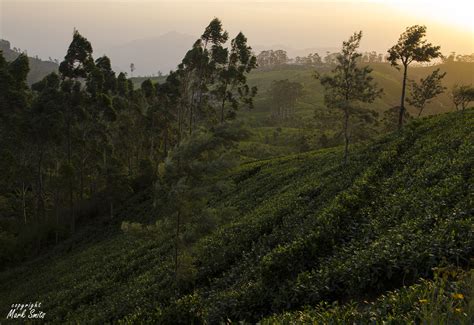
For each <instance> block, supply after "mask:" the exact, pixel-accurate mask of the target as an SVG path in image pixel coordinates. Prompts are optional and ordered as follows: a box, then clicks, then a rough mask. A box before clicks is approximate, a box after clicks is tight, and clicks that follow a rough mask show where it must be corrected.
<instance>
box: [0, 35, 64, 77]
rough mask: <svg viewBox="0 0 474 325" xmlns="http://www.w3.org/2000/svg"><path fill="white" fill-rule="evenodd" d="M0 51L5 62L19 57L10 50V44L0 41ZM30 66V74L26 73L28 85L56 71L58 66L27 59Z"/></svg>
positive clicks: (30, 58) (53, 63)
mask: <svg viewBox="0 0 474 325" xmlns="http://www.w3.org/2000/svg"><path fill="white" fill-rule="evenodd" d="M0 51H2V54H3V56H4V57H5V59H6V60H7V61H13V60H15V59H16V58H17V56H18V55H19V54H18V53H17V52H15V51H13V50H12V49H11V45H10V42H8V41H6V40H2V39H0ZM28 60H29V64H30V72H29V73H28V78H27V81H28V84H29V85H31V84H34V83H35V82H37V81H40V80H41V79H43V78H44V77H45V76H46V75H48V74H50V73H51V72H54V71H57V70H58V68H59V66H58V65H57V64H56V63H55V62H51V61H43V60H41V59H39V58H32V57H28Z"/></svg>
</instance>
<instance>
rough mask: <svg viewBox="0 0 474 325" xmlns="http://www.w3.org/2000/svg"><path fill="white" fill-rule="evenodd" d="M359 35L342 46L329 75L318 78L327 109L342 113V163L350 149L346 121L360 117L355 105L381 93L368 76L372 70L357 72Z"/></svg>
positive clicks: (368, 101) (368, 100)
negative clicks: (337, 110)
mask: <svg viewBox="0 0 474 325" xmlns="http://www.w3.org/2000/svg"><path fill="white" fill-rule="evenodd" d="M361 38H362V32H359V33H354V35H352V36H351V37H350V38H349V40H348V41H346V42H343V43H342V51H341V54H339V55H338V56H337V65H336V67H335V68H334V69H333V70H332V75H330V76H329V75H325V76H322V77H321V76H320V75H319V74H318V73H317V74H316V75H315V77H316V78H317V79H320V81H321V84H322V85H323V87H324V90H325V95H324V102H325V104H326V106H328V107H329V108H338V109H341V110H342V111H343V112H344V122H343V132H344V141H345V150H344V163H346V162H347V157H348V147H349V138H350V135H349V117H350V115H351V114H354V113H359V114H361V113H362V114H363V111H362V112H361V110H360V109H357V107H355V106H354V103H356V102H360V103H370V102H373V101H374V100H375V98H377V97H378V96H380V94H381V93H382V90H381V89H378V87H377V84H375V83H374V81H373V77H372V76H371V72H372V69H370V68H369V67H368V66H365V67H364V68H359V67H358V66H357V59H358V58H359V57H360V56H361V54H360V53H358V52H357V51H356V50H357V49H358V48H359V44H360V40H361Z"/></svg>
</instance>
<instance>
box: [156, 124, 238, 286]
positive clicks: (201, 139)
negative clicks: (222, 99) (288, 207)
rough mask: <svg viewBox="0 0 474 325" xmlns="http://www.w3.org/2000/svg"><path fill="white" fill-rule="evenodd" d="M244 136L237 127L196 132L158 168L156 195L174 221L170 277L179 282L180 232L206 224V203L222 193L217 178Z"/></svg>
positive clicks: (225, 183) (234, 159) (231, 161)
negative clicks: (194, 224) (191, 226)
mask: <svg viewBox="0 0 474 325" xmlns="http://www.w3.org/2000/svg"><path fill="white" fill-rule="evenodd" d="M246 136H247V133H246V132H245V131H244V130H243V129H241V128H240V126H239V125H237V124H230V123H222V124H219V125H217V126H215V127H213V128H211V129H204V128H200V129H199V130H197V131H196V132H195V133H194V134H193V136H192V137H188V138H186V139H184V140H183V142H182V143H181V144H180V145H179V146H177V147H175V148H174V149H173V150H171V151H170V153H169V155H168V157H167V158H166V160H165V161H164V162H163V163H162V164H161V165H160V168H159V180H158V181H157V184H156V187H157V188H156V192H157V193H159V194H160V195H159V196H158V197H157V199H158V200H162V201H163V202H162V205H163V206H164V207H165V209H164V212H165V213H166V214H168V215H169V217H170V218H171V219H174V221H175V227H174V233H175V235H174V240H175V243H174V273H175V279H176V281H178V280H179V269H180V255H181V247H182V242H183V238H182V232H183V227H185V226H186V224H188V225H189V224H192V223H197V225H198V227H203V226H204V225H205V224H207V223H208V221H206V220H205V218H206V216H207V215H209V211H207V210H208V202H209V200H210V199H211V198H212V196H213V195H217V194H218V193H222V191H223V190H224V189H225V188H227V187H228V186H229V182H231V181H230V180H228V179H227V180H225V179H224V180H223V179H222V178H219V176H222V174H223V173H224V172H226V171H227V170H229V169H230V168H231V167H232V166H235V164H236V162H237V157H236V155H234V154H233V153H232V152H231V150H230V149H232V148H235V143H236V141H239V140H242V139H243V138H245V137H246Z"/></svg>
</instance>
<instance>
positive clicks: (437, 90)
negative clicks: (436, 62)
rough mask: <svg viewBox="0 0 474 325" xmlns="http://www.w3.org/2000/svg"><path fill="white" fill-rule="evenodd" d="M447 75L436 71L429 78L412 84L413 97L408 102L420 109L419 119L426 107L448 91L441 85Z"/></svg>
mask: <svg viewBox="0 0 474 325" xmlns="http://www.w3.org/2000/svg"><path fill="white" fill-rule="evenodd" d="M445 75H446V72H444V73H440V72H439V69H436V70H434V71H433V72H432V73H431V74H430V75H429V76H428V77H426V78H422V79H420V81H419V83H417V82H412V84H411V96H410V97H408V98H407V101H408V103H409V104H410V105H412V106H414V107H416V108H417V109H418V117H420V115H421V113H422V112H423V109H424V108H425V106H426V105H427V104H428V103H430V102H431V100H432V99H433V98H435V97H436V96H438V95H439V94H442V93H443V92H444V90H445V89H446V87H444V86H443V85H442V84H441V81H442V80H443V78H444V76H445Z"/></svg>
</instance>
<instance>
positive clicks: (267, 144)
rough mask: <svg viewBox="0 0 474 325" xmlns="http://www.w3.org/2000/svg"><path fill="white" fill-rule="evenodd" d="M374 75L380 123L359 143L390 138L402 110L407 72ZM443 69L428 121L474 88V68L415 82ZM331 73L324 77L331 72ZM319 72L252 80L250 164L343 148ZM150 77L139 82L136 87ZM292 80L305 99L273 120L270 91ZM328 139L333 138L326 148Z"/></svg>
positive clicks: (457, 66) (382, 69) (361, 131)
mask: <svg viewBox="0 0 474 325" xmlns="http://www.w3.org/2000/svg"><path fill="white" fill-rule="evenodd" d="M371 67H372V68H373V75H374V78H375V80H376V82H377V83H378V84H379V86H380V87H381V88H383V89H384V94H383V96H382V97H381V98H378V99H376V100H375V102H374V103H372V104H368V105H365V106H364V107H365V108H368V109H370V110H372V111H373V112H375V114H376V120H375V121H374V122H373V123H370V124H367V123H364V124H363V125H362V126H360V127H357V128H356V127H354V130H353V132H352V133H353V141H366V140H369V139H372V138H374V137H376V136H378V135H379V134H381V133H385V132H386V130H385V129H384V118H385V116H384V112H385V111H387V110H388V109H389V108H392V107H394V106H398V105H399V101H400V92H401V81H402V73H401V72H400V71H398V70H397V69H395V68H393V67H392V66H390V65H389V64H388V63H374V64H372V65H371ZM437 68H439V69H440V70H441V71H443V72H446V77H445V79H444V80H443V84H444V86H445V87H446V88H447V90H446V91H445V92H444V93H443V94H441V95H439V96H438V97H436V98H435V99H434V100H433V101H432V102H431V103H429V104H428V105H427V107H426V109H425V110H424V112H423V115H422V116H429V115H434V114H439V113H445V112H451V111H453V110H454V106H453V104H452V100H451V97H450V94H449V91H450V89H451V88H452V86H453V85H454V84H456V83H459V84H474V63H466V62H452V63H447V64H441V65H438V66H432V67H416V66H415V67H410V70H409V79H412V80H419V79H420V78H423V77H426V76H427V75H428V74H430V73H431V72H432V71H433V70H434V69H437ZM328 71H329V69H328V68H325V69H323V70H320V71H319V72H322V73H325V72H328ZM313 75H314V68H311V67H305V66H297V65H288V66H281V67H278V68H275V69H271V70H268V69H257V70H254V71H252V72H251V73H250V74H249V76H248V80H249V85H250V86H257V87H258V93H257V95H256V97H255V108H254V109H253V110H250V111H249V110H246V109H244V110H242V111H241V112H239V115H238V117H239V119H241V120H243V121H245V122H246V123H247V125H248V126H250V127H251V129H252V132H253V136H252V137H251V138H250V139H248V141H246V142H243V143H241V149H242V153H243V156H245V157H246V158H247V159H249V160H255V159H257V160H258V159H265V158H271V157H279V156H284V155H288V154H292V153H298V152H301V151H306V150H308V149H309V150H315V149H320V148H323V147H326V146H334V145H339V144H341V143H342V140H343V139H342V135H341V133H340V130H341V122H340V121H341V117H340V116H339V115H338V114H339V112H338V111H337V110H330V109H327V108H326V107H325V105H324V102H323V99H324V91H323V88H322V86H321V84H320V83H319V81H318V80H316V79H315V78H314V77H313ZM145 79H146V78H133V82H134V84H135V87H139V85H140V84H141V83H142V82H143V81H144V80H145ZM282 79H288V80H290V81H293V82H299V83H301V84H302V85H303V95H302V96H301V97H300V98H299V99H298V101H297V102H296V105H295V107H294V114H293V115H292V116H291V117H290V118H288V119H285V120H277V119H275V118H274V117H273V116H272V115H273V114H274V113H273V110H274V108H273V104H272V102H271V98H270V95H269V93H268V90H269V88H270V85H271V83H272V82H273V81H274V80H282ZM152 80H153V81H154V82H159V83H163V82H164V81H165V77H164V76H163V77H160V78H158V77H155V78H152ZM407 109H408V111H409V112H410V113H411V114H412V115H413V116H416V115H417V112H416V110H415V109H414V108H413V107H410V106H409V105H408V104H407ZM322 138H324V139H328V140H327V141H326V142H328V143H325V142H324V141H321V140H322Z"/></svg>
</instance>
